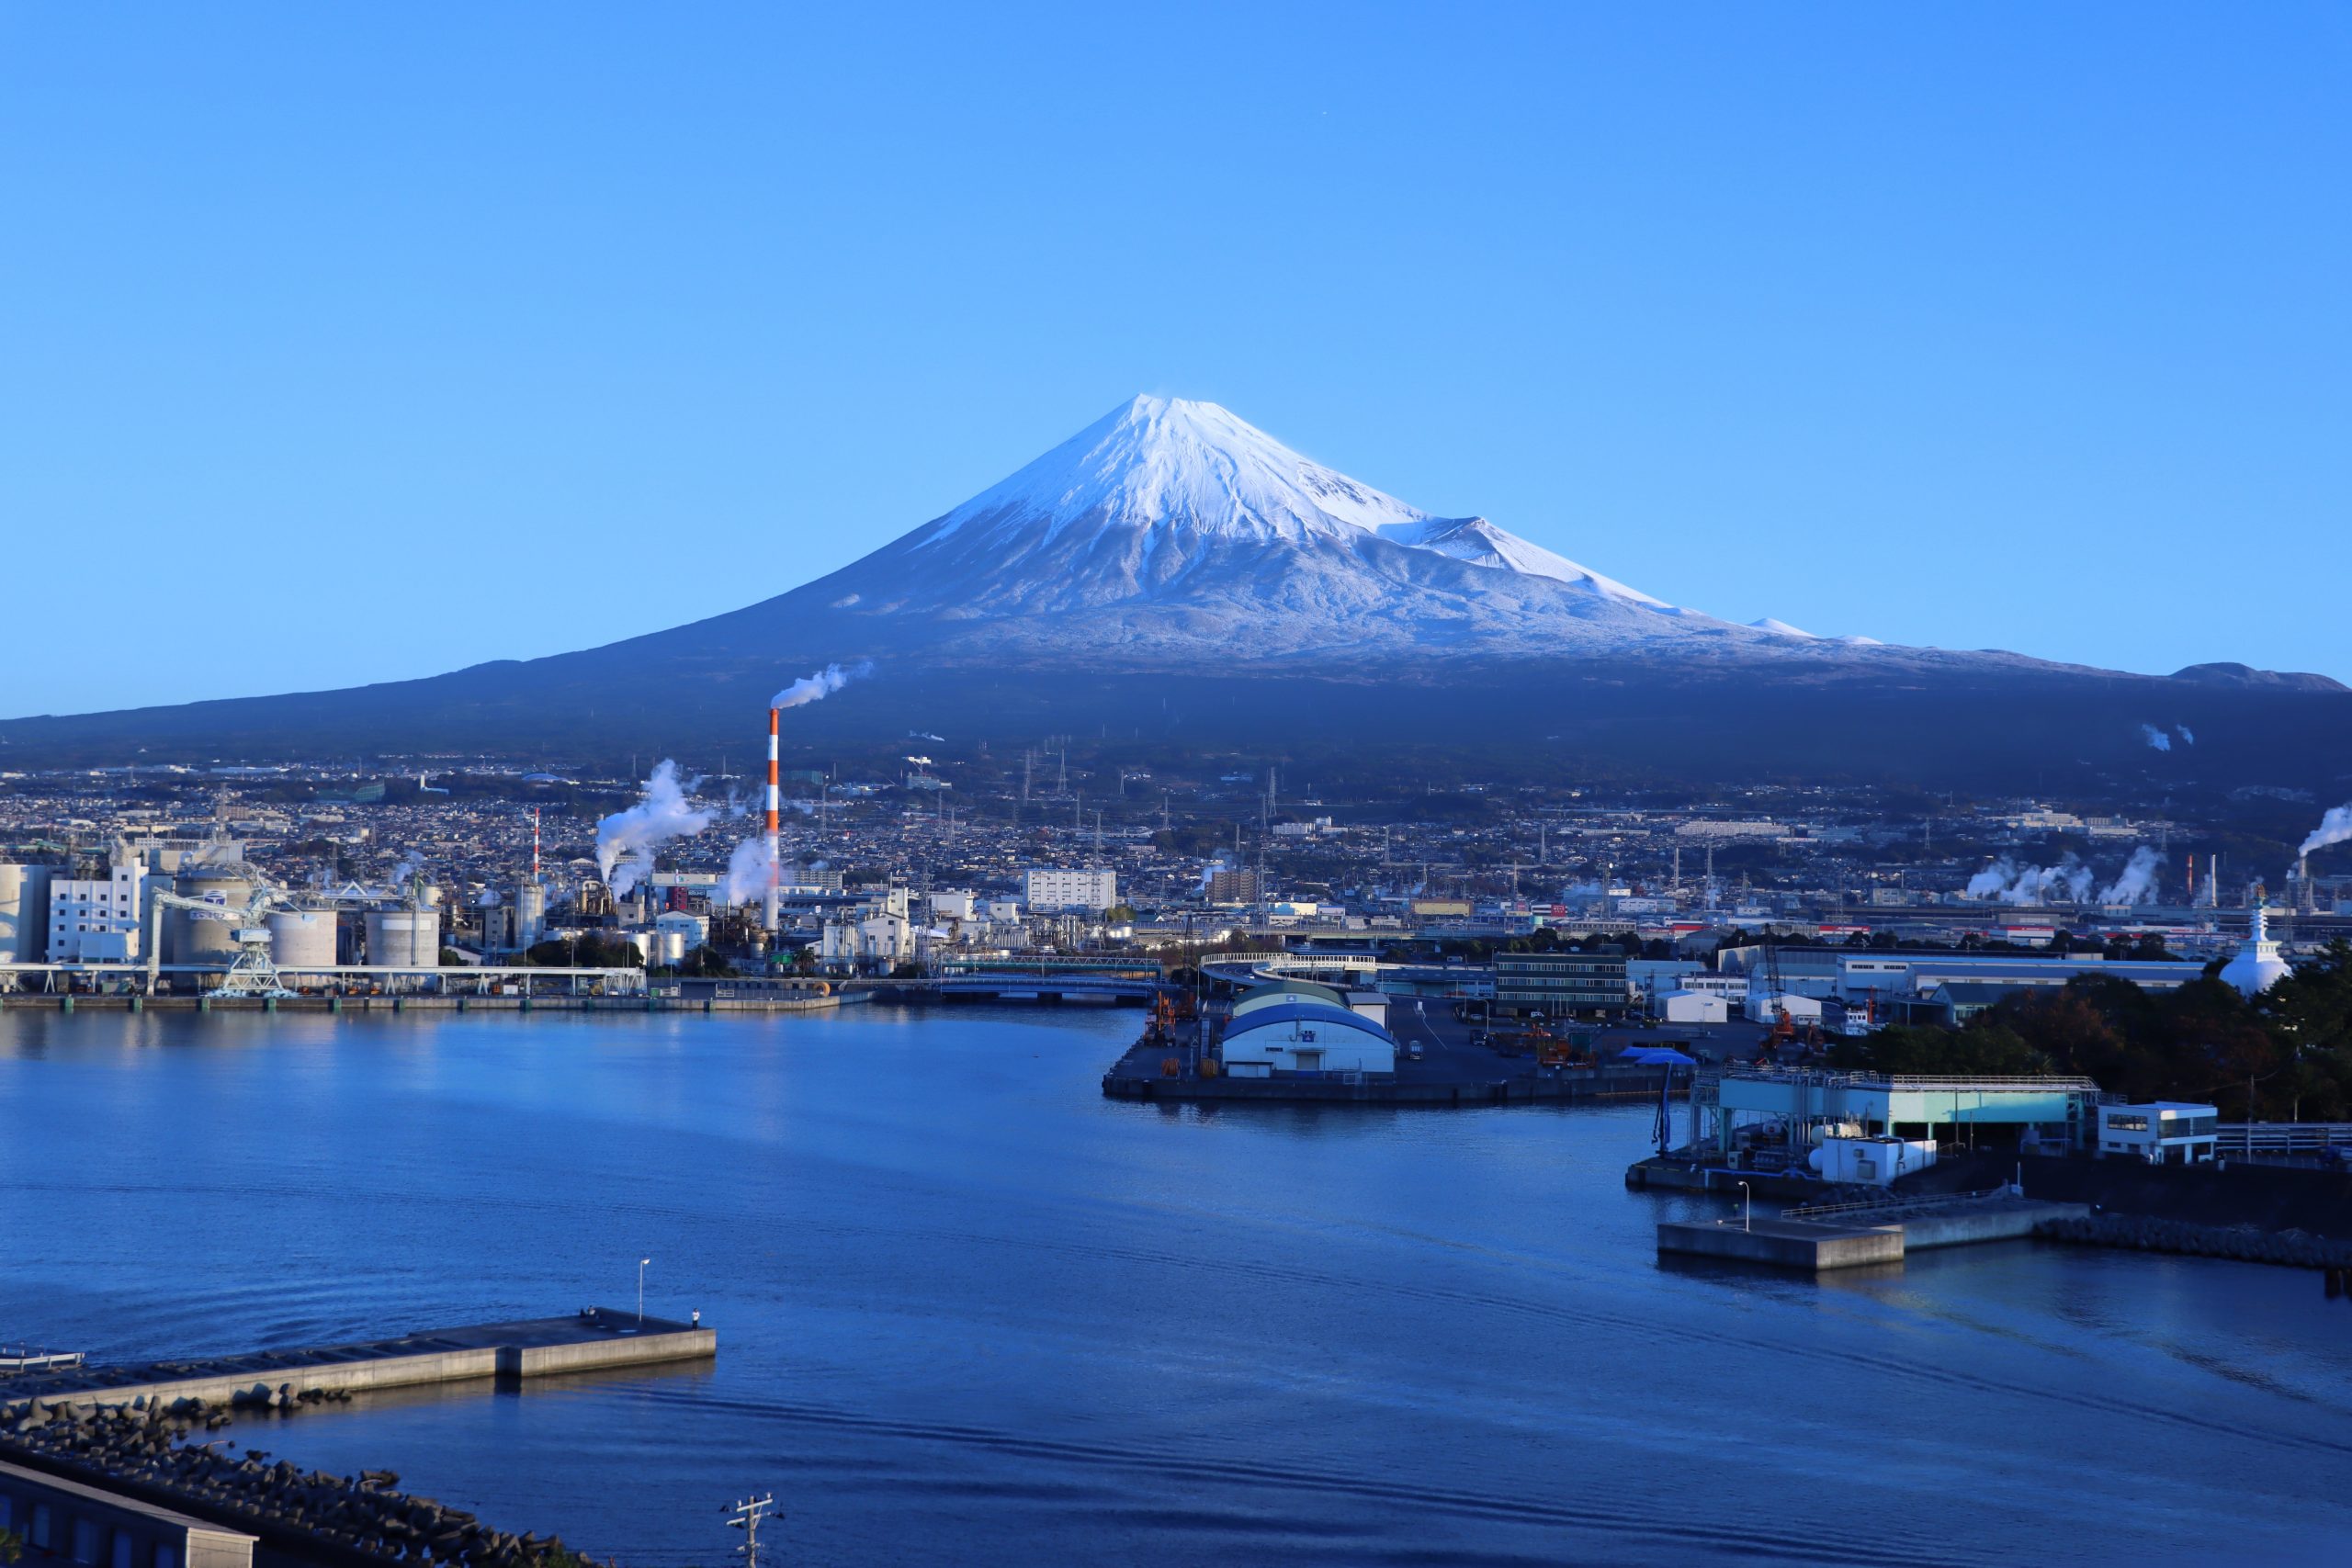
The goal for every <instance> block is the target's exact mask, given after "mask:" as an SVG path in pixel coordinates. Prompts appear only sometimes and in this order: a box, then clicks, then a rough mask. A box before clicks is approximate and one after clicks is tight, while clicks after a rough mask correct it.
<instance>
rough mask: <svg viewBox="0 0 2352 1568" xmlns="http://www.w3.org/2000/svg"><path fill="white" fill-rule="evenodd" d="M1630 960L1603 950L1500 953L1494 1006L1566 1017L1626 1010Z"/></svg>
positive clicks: (1500, 1010) (1522, 1012)
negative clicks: (1626, 962) (1626, 984)
mask: <svg viewBox="0 0 2352 1568" xmlns="http://www.w3.org/2000/svg"><path fill="white" fill-rule="evenodd" d="M1625 1001H1626V997H1625V960H1624V959H1623V958H1622V957H1620V956H1618V955H1617V954H1614V953H1496V954H1495V1010H1496V1011H1498V1012H1512V1013H1520V1014H1522V1015H1524V1014H1528V1013H1539V1012H1540V1013H1542V1014H1543V1015H1544V1017H1546V1018H1567V1017H1571V1016H1576V1015H1590V1014H1595V1013H1600V1014H1607V1015H1611V1016H1614V1015H1617V1014H1620V1013H1623V1011H1624V1010H1625Z"/></svg>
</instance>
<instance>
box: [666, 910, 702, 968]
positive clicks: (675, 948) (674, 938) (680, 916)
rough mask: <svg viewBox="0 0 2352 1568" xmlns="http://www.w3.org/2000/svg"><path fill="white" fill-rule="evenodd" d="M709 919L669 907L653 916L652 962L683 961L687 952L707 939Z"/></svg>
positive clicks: (672, 962)
mask: <svg viewBox="0 0 2352 1568" xmlns="http://www.w3.org/2000/svg"><path fill="white" fill-rule="evenodd" d="M709 931H710V922H709V921H707V920H706V919H703V918H702V917H701V916H699V915H689V914H687V913H685V912H684V910H682V909H671V910H667V911H665V912H664V913H662V914H660V915H657V916H655V917H654V920H653V957H652V962H653V963H656V964H683V963H684V962H685V957H686V954H687V953H692V952H693V951H694V950H695V948H697V947H700V946H701V945H702V944H703V943H704V942H707V941H708V940H709Z"/></svg>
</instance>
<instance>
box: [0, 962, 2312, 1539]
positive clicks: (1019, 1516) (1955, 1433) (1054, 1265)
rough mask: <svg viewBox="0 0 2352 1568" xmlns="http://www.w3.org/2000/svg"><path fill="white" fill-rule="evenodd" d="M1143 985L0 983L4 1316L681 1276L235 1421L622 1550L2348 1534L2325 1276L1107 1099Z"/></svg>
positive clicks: (377, 1304) (321, 1324)
mask: <svg viewBox="0 0 2352 1568" xmlns="http://www.w3.org/2000/svg"><path fill="white" fill-rule="evenodd" d="M1135 1028H1136V1014H1134V1013H1132V1012H1127V1011H1118V1012H1114V1011H1108V1010H1103V1011H1093V1010H1076V1009H1072V1010H1034V1011H1022V1010H1005V1009H987V1010H977V1009H976V1010H968V1011H955V1010H929V1011H922V1010H899V1009H896V1008H890V1007H870V1008H860V1009H854V1010H845V1011H842V1012H839V1013H830V1014H823V1015H814V1016H782V1017H766V1016H760V1015H747V1014H732V1015H718V1016H699V1015H691V1014H686V1015H656V1016H631V1015H612V1014H586V1015H575V1014H534V1015H527V1016H526V1015H515V1014H486V1013H469V1014H462V1015H460V1014H437V1015H424V1014H406V1015H401V1016H387V1015H369V1016H351V1015H346V1016H344V1017H340V1018H337V1017H332V1016H326V1015H295V1014H281V1015H278V1016H276V1017H269V1016H262V1015H223V1014H216V1015H210V1016H202V1015H194V1014H166V1013H150V1014H143V1015H139V1014H124V1013H95V1012H85V1013H80V1014H74V1015H60V1014H51V1013H45V1012H30V1011H10V1012H6V1013H0V1235H5V1236H6V1255H5V1257H6V1261H5V1264H0V1340H6V1341H7V1342H9V1343H11V1344H13V1343H17V1342H18V1341H31V1342H35V1343H46V1344H49V1345H51V1346H55V1347H59V1348H72V1349H81V1350H86V1351H89V1352H90V1353H91V1354H92V1355H93V1357H94V1358H106V1359H113V1358H145V1357H155V1356H169V1355H176V1354H191V1355H204V1354H211V1353H229V1352H235V1351H240V1350H245V1349H250V1348H257V1347H264V1346H272V1345H290V1344H302V1343H316V1342H331V1341H335V1340H347V1339H359V1338H371V1337H382V1336H385V1335H389V1334H393V1333H397V1332H400V1331H401V1330H403V1329H409V1328H417V1327H426V1326H431V1325H438V1324H451V1323H466V1322H472V1321H479V1320H485V1319H495V1318H506V1317H529V1316H543V1315H548V1314H561V1313H566V1312H570V1311H571V1310H573V1309H574V1308H577V1307H579V1306H582V1305H587V1304H591V1303H594V1304H598V1305H604V1306H612V1307H626V1308H632V1309H633V1308H634V1307H635V1305H636V1303H637V1288H638V1280H639V1267H638V1260H639V1258H650V1260H651V1261H650V1265H649V1266H648V1267H647V1268H646V1269H644V1271H643V1274H644V1287H645V1306H646V1309H647V1310H648V1311H649V1312H651V1313H654V1314H659V1315H662V1316H665V1317H678V1318H683V1317H685V1316H686V1315H687V1314H689V1313H690V1312H693V1311H697V1310H698V1311H700V1312H701V1313H702V1314H703V1320H704V1321H705V1322H706V1323H707V1324H710V1325H715V1326H716V1327H717V1328H718V1332H719V1343H720V1347H721V1348H720V1353H719V1356H718V1359H717V1360H716V1361H714V1362H711V1363H708V1364H707V1365H701V1366H698V1367H694V1368H689V1369H687V1370H684V1371H638V1372H629V1373H623V1374H613V1375H602V1376H599V1375H590V1376H584V1377H581V1378H577V1379H559V1380H551V1381H550V1382H548V1383H545V1384H532V1385H528V1386H526V1387H524V1388H522V1389H520V1390H512V1391H503V1392H495V1393H493V1392H490V1391H488V1390H486V1389H482V1388H480V1387H461V1388H440V1389H433V1390H420V1391H415V1392H412V1393H388V1394H383V1395H377V1396H369V1397H363V1398H362V1399H360V1400H358V1401H356V1403H354V1404H350V1405H347V1406H339V1407H336V1408H334V1409H332V1410H326V1411H321V1412H312V1413H308V1414H304V1415H301V1416H298V1417H296V1418H294V1419H291V1420H287V1421H283V1422H280V1421H278V1420H277V1418H275V1417H267V1418H263V1419H260V1420H256V1421H252V1422H245V1421H241V1422H240V1423H239V1425H238V1426H237V1427H232V1429H231V1430H230V1431H229V1432H228V1433H226V1434H224V1435H226V1436H228V1437H231V1438H235V1439H236V1440H238V1441H239V1442H241V1443H244V1444H251V1445H254V1446H259V1447H262V1448H264V1449H266V1450H269V1451H270V1452H271V1453H273V1454H275V1455H282V1456H284V1457H287V1458H290V1459H293V1460H295V1461H297V1462H299V1463H301V1464H303V1465H305V1466H311V1465H317V1466H321V1467H323V1468H326V1469H328V1470H331V1471H334V1472H337V1473H345V1472H355V1471H356V1470H358V1469H360V1468H363V1467H366V1468H390V1469H393V1470H396V1471H398V1472H400V1473H401V1484H402V1485H403V1486H404V1487H406V1488H408V1489H410V1490H413V1491H416V1492H420V1493H424V1494H426V1495H433V1496H435V1497H438V1498H440V1499H441V1500H442V1501H444V1502H447V1503H451V1504H456V1505H458V1506H463V1507H466V1508H469V1509H473V1510H476V1511H479V1512H480V1513H481V1514H482V1515H483V1516H484V1517H487V1518H489V1519H491V1520H492V1521H493V1522H495V1523H497V1524H499V1525H500V1526H501V1527H502V1528H505V1529H515V1530H522V1529H537V1530H540V1531H543V1532H544V1531H547V1530H549V1529H553V1530H556V1531H560V1533H561V1534H562V1535H563V1536H564V1537H565V1538H566V1539H567V1540H571V1541H574V1542H576V1543H578V1544H580V1545H581V1546H582V1547H584V1548H586V1549H588V1550H591V1551H594V1553H595V1554H596V1556H597V1557H599V1558H600V1559H601V1558H603V1557H605V1556H607V1555H609V1556H612V1557H615V1558H616V1559H618V1561H619V1562H622V1563H623V1564H627V1565H632V1568H647V1565H662V1564H710V1563H717V1562H721V1561H722V1560H724V1559H725V1557H726V1555H727V1553H728V1551H729V1548H730V1547H731V1546H732V1545H734V1544H735V1542H736V1541H737V1540H740V1539H741V1538H740V1536H738V1535H734V1534H732V1533H731V1532H729V1530H727V1529H725V1525H724V1510H725V1506H726V1505H728V1504H729V1503H731V1502H734V1501H735V1500H737V1499H739V1498H741V1497H744V1496H748V1495H758V1494H761V1493H764V1492H769V1491H773V1492H774V1493H775V1495H776V1499H777V1502H778V1504H779V1506H780V1507H781V1508H782V1509H783V1511H784V1513H785V1515H786V1517H784V1518H783V1519H782V1520H781V1521H780V1522H778V1523H775V1524H772V1525H770V1526H769V1527H768V1528H767V1529H765V1530H763V1544H772V1545H773V1547H774V1548H775V1555H774V1556H773V1557H771V1559H770V1561H772V1562H790V1563H802V1562H810V1563H839V1564H869V1563H910V1564H915V1563H943V1564H944V1563H957V1564H971V1563H1017V1564H1022V1565H1023V1568H1031V1565H1035V1564H1037V1563H1046V1562H1121V1563H1170V1564H1175V1563H1212V1562H1215V1563H1230V1562H1274V1561H1280V1562H1329V1563H1356V1562H1392V1563H1403V1562H1413V1563H1446V1562H1459V1563H1509V1562H1527V1563H1536V1562H1544V1563H1551V1562H1626V1563H1661V1564H1663V1563H1687V1562H1705V1561H1711V1560H1717V1559H1730V1558H1741V1559H1746V1560H1751V1561H1753V1560H1763V1561H1767V1562H1773V1561H1777V1562H1853V1563H1871V1564H1878V1563H1896V1562H1905V1563H1907V1562H1923V1563H1941V1562H1951V1563H1962V1562H1984V1561H2003V1562H2020V1561H2029V1560H2030V1561H2032V1562H2038V1563H2069V1562H2081V1563H2092V1562H2135V1563H2148V1562H2215V1561H2225V1562H2227V1561H2256V1560H2259V1561H2264V1562H2337V1561H2342V1553H2343V1551H2344V1549H2345V1544H2346V1542H2347V1541H2352V1303H2346V1302H2343V1301H2329V1300H2327V1299H2326V1298H2325V1297H2324V1293H2323V1292H2322V1290H2321V1286H2320V1280H2319V1279H2318V1277H2317V1276H2316V1275H2313V1274H2310V1273H2305V1272H2300V1271H2295V1270H2290V1269H2267V1268H2262V1267H2258V1266H2254V1265H2244V1264H2229V1263H2220V1262H2211V1261H2203V1260H2194V1259H2182V1258H2159V1257H2152V1256H2147V1255H2142V1254H2134V1253H2119V1252H2106V1251H2098V1250H2090V1249H2076V1248H2070V1247H2063V1246H2059V1245H2054V1244H2043V1243H2035V1242H2030V1241H2028V1242H2013V1243H2003V1244H1998V1245H1994V1246H1988V1247H1973V1248H1961V1249H1956V1250H1954V1251H1951V1252H1945V1253H1936V1254H1927V1255H1922V1256H1918V1257H1915V1258H1911V1259H1909V1260H1908V1261H1906V1262H1905V1263H1904V1264H1903V1265H1901V1266H1900V1267H1899V1268H1896V1269H1892V1270H1890V1271H1886V1272H1883V1273H1874V1272H1868V1271H1856V1272H1855V1273H1853V1274H1851V1275H1846V1276H1830V1277H1825V1278H1822V1279H1819V1280H1815V1279H1811V1278H1796V1277H1782V1276H1779V1275H1772V1274H1764V1273H1756V1272H1750V1271H1745V1270H1741V1269H1736V1268H1732V1267H1723V1266H1714V1265H1706V1264H1687V1265H1676V1264H1672V1263H1668V1262H1661V1260H1660V1259H1659V1258H1657V1255H1656V1251H1655V1245H1654V1234H1653V1233H1654V1226H1655V1224H1656V1222H1657V1220H1658V1219H1660V1218H1661V1217H1668V1216H1674V1215H1681V1214H1701V1213H1710V1214H1711V1213H1719V1212H1721V1211H1720V1210H1719V1209H1718V1208H1715V1207H1713V1206H1711V1205H1709V1204H1708V1203H1707V1202H1706V1201H1704V1200H1702V1199H1699V1198H1695V1197H1691V1196H1689V1195H1671V1194H1660V1193H1655V1192H1647V1193H1645V1192H1629V1191H1627V1190H1625V1189H1624V1187H1623V1170H1624V1168H1625V1166H1626V1164H1627V1163H1628V1162H1629V1161H1631V1160H1632V1159H1634V1158H1635V1157H1637V1156H1639V1155H1640V1154H1641V1153H1642V1152H1643V1147H1644V1141H1645V1137H1646V1135H1647V1133H1648V1130H1649V1122H1650V1114H1651V1113H1650V1111H1648V1110H1647V1109H1646V1108H1640V1107H1624V1108H1607V1109H1584V1108H1575V1109H1558V1108H1525V1107H1521V1108H1512V1109H1501V1110H1476V1111H1394V1110H1366V1109H1363V1108H1351V1107H1340V1106H1231V1107H1207V1108H1203V1107H1186V1108H1169V1107H1160V1106H1156V1105H1151V1104H1147V1103H1137V1102H1131V1101H1119V1100H1105V1099H1103V1097H1102V1095H1101V1093H1100V1091H1099V1088H1098V1081H1099V1078H1100V1076H1101V1074H1102V1071H1103V1067H1104V1066H1105V1065H1106V1064H1107V1063H1108V1062H1109V1061H1110V1060H1111V1059H1112V1058H1113V1057H1114V1056H1115V1055H1117V1054H1118V1052H1119V1051H1120V1049H1121V1048H1122V1047H1124V1045H1125V1043H1126V1042H1127V1040H1128V1039H1129V1038H1131V1037H1132V1035H1133V1033H1134V1031H1135Z"/></svg>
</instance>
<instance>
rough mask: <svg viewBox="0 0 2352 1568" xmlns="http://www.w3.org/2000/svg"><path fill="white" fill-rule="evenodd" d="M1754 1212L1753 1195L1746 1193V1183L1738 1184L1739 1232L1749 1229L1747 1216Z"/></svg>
mask: <svg viewBox="0 0 2352 1568" xmlns="http://www.w3.org/2000/svg"><path fill="white" fill-rule="evenodd" d="M1755 1211H1756V1198H1755V1195H1754V1194H1753V1193H1751V1192H1749V1191H1748V1190H1747V1182H1745V1181H1743V1182H1741V1183H1740V1184H1739V1228H1740V1229H1741V1230H1747V1229H1748V1228H1749V1226H1748V1223H1747V1221H1748V1216H1749V1215H1750V1214H1752V1213H1755Z"/></svg>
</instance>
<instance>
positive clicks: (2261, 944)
mask: <svg viewBox="0 0 2352 1568" xmlns="http://www.w3.org/2000/svg"><path fill="white" fill-rule="evenodd" d="M2288 967H2289V965H2288V963H2287V961H2286V960H2285V959H2283V958H2281V957H2279V956H2278V943H2277V942H2273V941H2271V940H2270V911H2269V910H2267V909H2266V908H2263V907H2262V905H2261V904H2260V903H2256V905H2255V907H2254V919H2253V922H2252V924H2251V925H2250V926H2249V927H2248V929H2247V931H2246V938H2245V946H2244V947H2241V948H2239V949H2238V951H2237V955H2236V956H2235V957H2233V958H2232V959H2231V960H2230V961H2229V962H2228V963H2227V964H2223V965H2222V980H2223V981H2225V982H2226V983H2228V984H2229V985H2232V986H2235V987H2237V988H2238V994H2239V995H2240V996H2245V997H2258V996H2260V995H2261V994H2262V993H2263V992H2265V991H2267V990H2268V989H2269V988H2270V987H2273V986H2275V985H2277V984H2278V982H2279V981H2280V980H2282V979H2284V978H2286V976H2287V971H2288Z"/></svg>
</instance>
